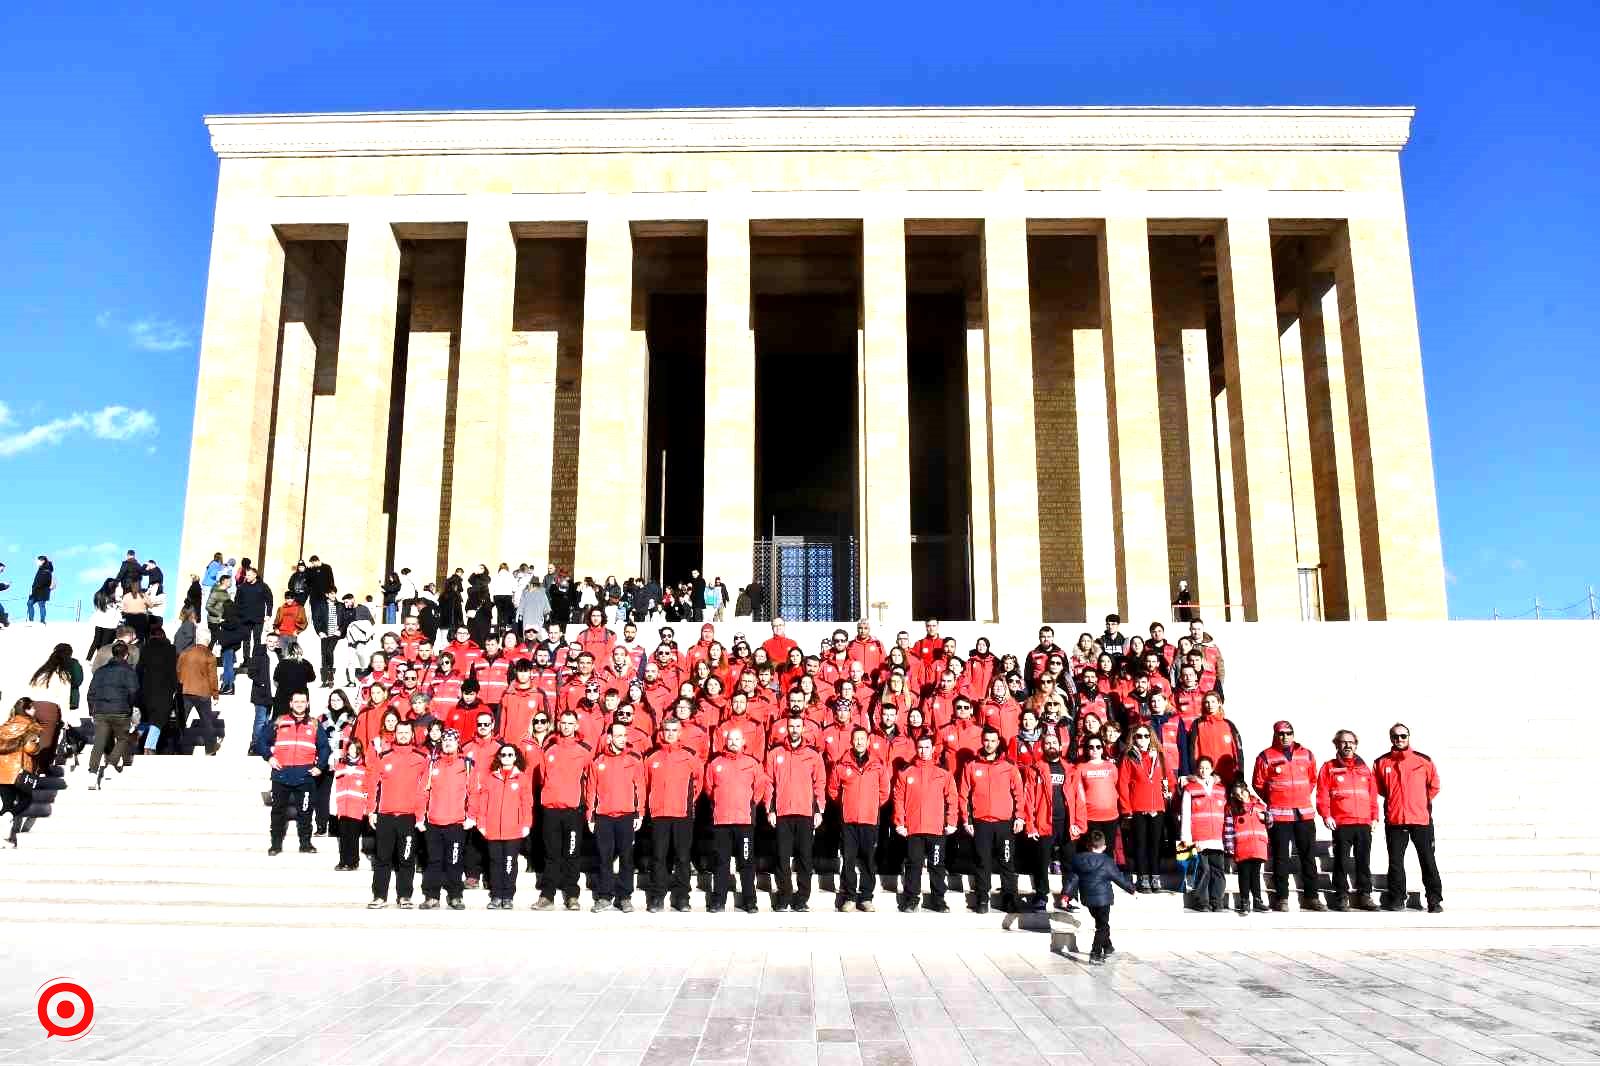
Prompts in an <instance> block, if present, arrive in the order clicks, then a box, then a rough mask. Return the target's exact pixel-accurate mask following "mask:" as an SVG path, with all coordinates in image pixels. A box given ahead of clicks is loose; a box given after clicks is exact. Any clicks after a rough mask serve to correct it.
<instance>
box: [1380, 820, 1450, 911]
mask: <svg viewBox="0 0 1600 1066" xmlns="http://www.w3.org/2000/svg"><path fill="white" fill-rule="evenodd" d="M1383 842H1384V844H1386V845H1387V846H1388V849H1389V887H1388V888H1387V889H1386V890H1385V891H1384V894H1383V895H1384V899H1385V900H1387V901H1391V902H1396V903H1404V902H1405V901H1406V845H1407V844H1408V843H1409V844H1415V845H1416V846H1417V863H1418V865H1420V866H1421V867H1422V889H1423V891H1424V892H1425V893H1427V896H1428V902H1429V903H1440V902H1443V900H1444V882H1442V881H1440V880H1439V866H1438V864H1437V863H1435V862H1434V859H1433V826H1432V825H1386V826H1384V827H1383Z"/></svg>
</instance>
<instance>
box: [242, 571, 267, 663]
mask: <svg viewBox="0 0 1600 1066" xmlns="http://www.w3.org/2000/svg"><path fill="white" fill-rule="evenodd" d="M233 605H234V607H236V608H237V609H238V611H239V624H240V625H241V626H243V627H244V644H243V646H242V649H241V651H240V653H239V659H240V661H241V662H243V663H244V664H245V668H246V670H248V669H249V665H250V660H251V659H252V658H253V654H252V653H253V652H254V651H255V650H256V647H257V646H258V645H259V644H260V643H261V630H262V628H263V627H264V626H265V625H266V622H267V619H268V618H270V617H272V590H271V589H269V588H267V583H266V582H265V581H262V580H261V575H260V574H258V573H256V571H255V568H254V567H251V568H250V569H249V570H246V571H245V572H244V580H243V581H241V582H239V587H238V588H237V589H235V590H234V594H233Z"/></svg>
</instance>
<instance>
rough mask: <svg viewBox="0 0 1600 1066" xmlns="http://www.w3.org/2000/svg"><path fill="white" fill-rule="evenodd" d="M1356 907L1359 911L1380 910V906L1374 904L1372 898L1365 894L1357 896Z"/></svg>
mask: <svg viewBox="0 0 1600 1066" xmlns="http://www.w3.org/2000/svg"><path fill="white" fill-rule="evenodd" d="M1354 906H1355V909H1356V910H1358V911H1375V910H1377V909H1378V905H1377V904H1376V903H1374V902H1372V897H1371V896H1369V895H1367V894H1366V893H1365V892H1362V893H1359V894H1357V896H1356V898H1355V902H1354Z"/></svg>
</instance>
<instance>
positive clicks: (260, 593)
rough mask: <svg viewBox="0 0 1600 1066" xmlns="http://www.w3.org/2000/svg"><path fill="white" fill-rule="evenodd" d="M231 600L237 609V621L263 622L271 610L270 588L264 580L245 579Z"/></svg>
mask: <svg viewBox="0 0 1600 1066" xmlns="http://www.w3.org/2000/svg"><path fill="white" fill-rule="evenodd" d="M233 602H234V605H235V606H236V607H238V609H239V621H241V622H245V623H249V624H255V623H258V622H265V621H266V620H267V616H268V614H270V613H271V610H272V590H271V589H269V588H267V586H266V583H265V582H262V581H246V582H244V583H243V584H241V585H240V586H239V588H238V590H237V591H236V592H235V593H234V597H233Z"/></svg>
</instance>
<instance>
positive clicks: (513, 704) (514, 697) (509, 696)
mask: <svg viewBox="0 0 1600 1066" xmlns="http://www.w3.org/2000/svg"><path fill="white" fill-rule="evenodd" d="M549 706H550V705H549V703H548V702H547V701H546V700H545V697H544V693H543V692H541V691H540V690H539V686H538V685H534V684H529V685H528V687H527V688H526V689H524V688H519V687H518V686H516V685H512V686H511V687H510V688H508V689H506V692H505V695H504V696H502V697H501V698H500V735H501V736H503V737H505V738H506V739H508V740H513V741H515V740H523V739H525V738H526V737H527V736H528V735H529V734H530V733H531V732H532V730H533V716H534V714H535V713H536V712H538V711H546V712H547V713H548V709H549Z"/></svg>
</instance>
